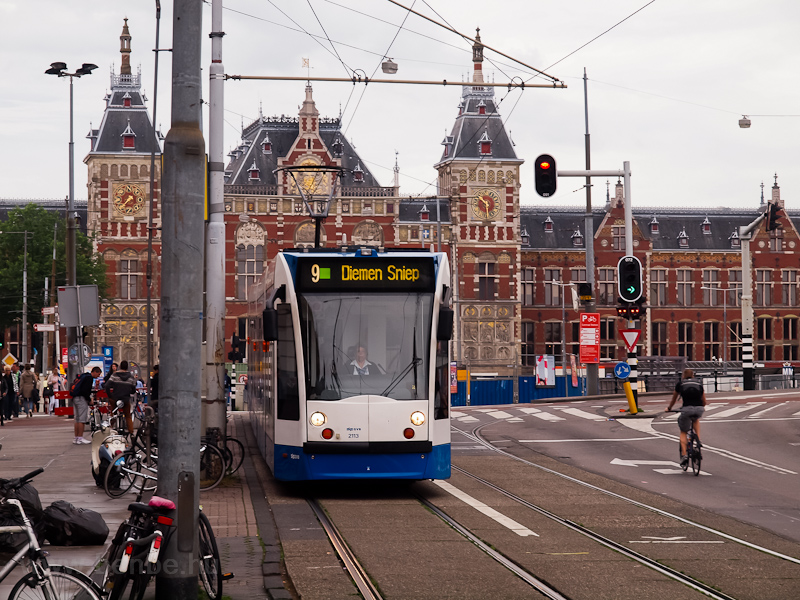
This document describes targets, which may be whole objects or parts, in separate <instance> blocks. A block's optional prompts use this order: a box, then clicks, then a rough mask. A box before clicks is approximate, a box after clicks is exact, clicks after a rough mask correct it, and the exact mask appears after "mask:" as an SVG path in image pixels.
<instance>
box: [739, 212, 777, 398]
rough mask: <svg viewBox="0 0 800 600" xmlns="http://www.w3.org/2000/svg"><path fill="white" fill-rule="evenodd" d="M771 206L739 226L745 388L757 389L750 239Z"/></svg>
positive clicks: (743, 376) (743, 377)
mask: <svg viewBox="0 0 800 600" xmlns="http://www.w3.org/2000/svg"><path fill="white" fill-rule="evenodd" d="M769 212H770V208H769V207H767V210H766V211H764V212H763V213H761V214H760V215H759V216H758V218H756V220H755V221H753V222H752V223H750V224H749V225H747V226H746V227H740V228H739V246H740V248H741V250H742V380H743V381H742V383H743V384H744V389H745V390H754V389H756V385H755V384H756V382H755V373H754V370H753V273H752V266H753V265H752V261H751V258H750V240H751V239H752V238H753V230H755V228H756V227H758V225H759V224H760V223H761V221H763V220H764V219H765V218H767V216H768V213H769Z"/></svg>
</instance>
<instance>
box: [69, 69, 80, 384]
mask: <svg viewBox="0 0 800 600" xmlns="http://www.w3.org/2000/svg"><path fill="white" fill-rule="evenodd" d="M73 79H74V76H73V75H70V76H69V196H68V197H67V240H66V251H67V285H78V271H77V262H78V261H77V248H76V245H77V240H76V232H75V227H76V223H75V142H74V129H73V107H74V102H73V93H72V90H73ZM77 339H78V330H77V328H75V327H67V347H68V348H71V347H72V346H73V344H75V342H76V341H77ZM80 372H81V371H80V367H79V366H78V365H73V364H72V363H71V362H69V361H68V362H67V383H68V385H69V384H70V383H72V381H74V380H75V378H76V377H77V376H78V375H79V374H80Z"/></svg>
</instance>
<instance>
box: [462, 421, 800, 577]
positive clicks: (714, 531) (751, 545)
mask: <svg viewBox="0 0 800 600" xmlns="http://www.w3.org/2000/svg"><path fill="white" fill-rule="evenodd" d="M484 427H486V424H484V425H479V426H477V427H475V428H474V429H473V430H472V433H471V434H470V433H467V432H465V431H462V430H458V429H456V431H458V432H459V433H461V434H462V435H465V436H466V437H468V438H470V439H471V440H472V441H474V442H475V443H478V444H481V445H482V446H484V447H486V448H489V449H490V450H492V451H493V452H496V453H498V454H501V455H503V456H506V457H508V458H511V459H513V460H515V461H518V462H521V463H523V464H525V465H528V466H531V467H535V468H537V469H539V470H541V471H544V472H545V473H549V474H551V475H555V476H558V477H561V478H563V479H566V480H567V481H570V482H572V483H576V484H579V485H581V486H584V487H587V488H589V489H591V490H594V491H597V492H601V493H603V494H606V495H608V496H611V497H612V498H615V499H617V500H621V501H623V502H626V503H628V504H631V505H632V506H636V507H638V508H642V509H645V510H648V511H651V512H653V513H655V514H657V515H660V516H662V517H667V518H669V519H673V520H675V521H678V522H680V523H683V524H685V525H689V526H691V527H694V528H697V529H699V530H702V531H705V532H707V533H711V534H713V535H716V536H718V537H721V538H723V539H725V540H728V541H730V542H734V543H736V544H740V545H742V546H745V547H747V548H750V549H751V550H756V551H758V552H763V553H765V554H768V555H770V556H772V557H774V558H779V559H781V560H785V561H787V562H790V563H794V564H797V565H800V559H798V558H796V557H794V556H789V555H787V554H783V553H781V552H777V551H775V550H771V549H770V548H765V547H764V546H759V545H758V544H754V543H752V542H749V541H747V540H743V539H741V538H738V537H736V536H733V535H730V534H728V533H725V532H724V531H720V530H718V529H714V528H713V527H708V526H707V525H703V524H702V523H697V522H696V521H692V520H691V519H687V518H686V517H682V516H680V515H676V514H674V513H671V512H669V511H665V510H662V509H660V508H658V507H656V506H652V505H650V504H646V503H644V502H640V501H638V500H634V499H633V498H628V497H627V496H623V495H622V494H618V493H616V492H612V491H611V490H607V489H604V488H602V487H600V486H597V485H594V484H591V483H588V482H586V481H582V480H580V479H578V478H576V477H571V476H570V475H565V474H564V473H560V472H559V471H556V470H554V469H549V468H547V467H544V466H542V465H539V464H536V463H534V462H531V461H529V460H525V459H524V458H521V457H519V456H515V455H514V454H511V453H510V452H507V451H505V450H503V449H501V448H498V447H497V446H494V445H493V444H491V443H490V442H488V441H487V440H485V439H484V438H483V437H482V436H481V435H480V431H481V429H483V428H484ZM452 468H453V469H456V470H458V471H460V472H462V473H464V474H465V475H468V476H470V477H473V478H475V479H480V478H479V477H477V476H475V475H472V474H470V473H468V472H466V471H464V470H463V469H461V468H459V467H457V466H455V465H453V467H452ZM492 485H493V484H492ZM542 510H544V509H542ZM557 518H559V519H560V517H557Z"/></svg>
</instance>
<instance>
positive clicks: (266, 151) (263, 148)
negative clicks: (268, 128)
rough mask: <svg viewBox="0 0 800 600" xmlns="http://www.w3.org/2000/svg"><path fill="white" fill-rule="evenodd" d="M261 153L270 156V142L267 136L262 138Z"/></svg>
mask: <svg viewBox="0 0 800 600" xmlns="http://www.w3.org/2000/svg"><path fill="white" fill-rule="evenodd" d="M261 152H262V153H263V154H272V142H271V141H269V134H267V135H265V136H264V141H262V142H261Z"/></svg>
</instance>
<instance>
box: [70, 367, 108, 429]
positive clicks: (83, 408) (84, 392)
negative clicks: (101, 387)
mask: <svg viewBox="0 0 800 600" xmlns="http://www.w3.org/2000/svg"><path fill="white" fill-rule="evenodd" d="M102 372H103V369H101V368H100V367H94V368H93V369H92V372H91V373H84V374H82V375H80V376H79V377H78V378H77V380H76V381H75V383H74V384H73V386H72V387H71V388H70V395H71V396H72V407H73V410H74V412H75V415H74V416H75V424H74V426H73V427H74V429H75V439H74V440H73V441H72V443H73V444H91V443H92V442H91V441H90V440H87V439H86V438H85V437H83V430H84V429H85V427H86V423H88V422H89V403H90V402H91V399H92V386H93V385H94V380H95V378H97V377H100V374H101V373H102Z"/></svg>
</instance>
